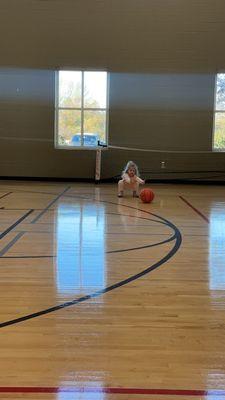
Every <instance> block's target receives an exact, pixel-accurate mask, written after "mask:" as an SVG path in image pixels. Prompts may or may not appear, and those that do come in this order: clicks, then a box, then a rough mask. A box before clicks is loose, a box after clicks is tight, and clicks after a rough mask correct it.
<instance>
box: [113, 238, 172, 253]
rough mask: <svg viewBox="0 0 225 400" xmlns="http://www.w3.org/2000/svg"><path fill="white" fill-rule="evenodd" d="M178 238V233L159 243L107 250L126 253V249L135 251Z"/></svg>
mask: <svg viewBox="0 0 225 400" xmlns="http://www.w3.org/2000/svg"><path fill="white" fill-rule="evenodd" d="M175 238H176V235H173V236H172V237H171V238H169V239H166V240H163V241H162V242H158V243H153V244H147V245H145V246H139V247H131V248H129V249H119V250H110V251H106V253H107V254H112V253H124V252H126V251H133V250H135V251H136V250H142V249H147V248H149V247H155V246H159V245H161V244H165V243H169V242H172V241H173V240H174V239H175Z"/></svg>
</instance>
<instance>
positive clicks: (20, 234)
mask: <svg viewBox="0 0 225 400" xmlns="http://www.w3.org/2000/svg"><path fill="white" fill-rule="evenodd" d="M24 234H25V232H19V233H17V235H16V236H15V237H14V238H13V239H12V240H11V241H10V242H9V243H8V244H7V245H6V246H5V247H4V248H3V249H2V250H1V251H0V258H4V257H3V255H4V254H5V253H7V251H8V250H9V249H10V248H11V247H12V246H13V245H14V244H15V243H16V242H17V241H18V240H19V239H20V238H21V237H22V236H23V235H24Z"/></svg>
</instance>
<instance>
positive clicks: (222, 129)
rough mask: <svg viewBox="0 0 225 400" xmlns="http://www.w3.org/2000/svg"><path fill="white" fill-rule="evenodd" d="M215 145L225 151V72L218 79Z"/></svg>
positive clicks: (218, 75)
mask: <svg viewBox="0 0 225 400" xmlns="http://www.w3.org/2000/svg"><path fill="white" fill-rule="evenodd" d="M213 147H214V149H215V150H224V151H225V74H217V80H216V102H215V115H214V143H213Z"/></svg>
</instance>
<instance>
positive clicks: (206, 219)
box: [179, 196, 210, 224]
mask: <svg viewBox="0 0 225 400" xmlns="http://www.w3.org/2000/svg"><path fill="white" fill-rule="evenodd" d="M179 198H180V199H181V200H182V201H183V202H184V203H186V204H187V205H188V206H189V207H190V208H192V210H194V211H195V212H196V213H197V214H198V215H200V217H202V218H203V219H204V220H205V221H206V222H207V223H208V224H209V222H210V221H209V219H208V218H207V217H206V216H205V215H204V214H202V212H201V211H199V210H198V209H197V208H195V207H194V206H193V205H192V204H191V203H189V201H187V200H186V199H185V198H184V197H183V196H179Z"/></svg>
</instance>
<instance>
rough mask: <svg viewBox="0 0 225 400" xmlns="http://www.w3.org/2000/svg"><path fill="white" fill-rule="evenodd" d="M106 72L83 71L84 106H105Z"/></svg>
mask: <svg viewBox="0 0 225 400" xmlns="http://www.w3.org/2000/svg"><path fill="white" fill-rule="evenodd" d="M106 91H107V73H106V72H85V73H84V107H86V108H106Z"/></svg>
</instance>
